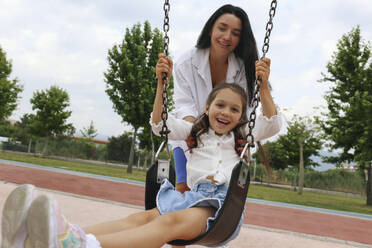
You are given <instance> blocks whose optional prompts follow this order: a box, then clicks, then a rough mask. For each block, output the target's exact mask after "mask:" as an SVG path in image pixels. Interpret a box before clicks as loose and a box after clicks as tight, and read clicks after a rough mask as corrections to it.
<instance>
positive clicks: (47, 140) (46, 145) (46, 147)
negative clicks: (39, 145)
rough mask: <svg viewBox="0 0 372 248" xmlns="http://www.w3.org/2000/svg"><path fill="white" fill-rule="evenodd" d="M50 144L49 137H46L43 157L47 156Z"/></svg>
mask: <svg viewBox="0 0 372 248" xmlns="http://www.w3.org/2000/svg"><path fill="white" fill-rule="evenodd" d="M48 143H49V137H46V138H45V144H44V148H43V151H42V153H41V155H43V156H44V155H45V154H46V152H47V149H48Z"/></svg>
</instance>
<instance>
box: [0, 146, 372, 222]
mask: <svg viewBox="0 0 372 248" xmlns="http://www.w3.org/2000/svg"><path fill="white" fill-rule="evenodd" d="M0 159H5V160H12V161H19V162H25V163H30V164H37V165H41V166H46V167H53V168H61V169H67V170H72V171H79V172H86V173H91V174H98V175H104V176H111V177H118V178H125V179H131V180H136V181H141V182H144V181H145V178H146V173H145V172H144V171H141V170H136V169H133V173H132V174H128V173H127V171H126V169H123V168H115V167H106V166H102V165H92V164H85V163H77V162H70V161H61V160H55V159H48V158H41V157H36V156H29V155H23V154H18V153H10V152H4V151H0ZM248 197H250V198H255V199H261V200H268V201H277V202H284V203H291V204H297V205H304V206H311V207H317V208H325V209H332V210H340V211H348V212H355V213H361V214H369V215H372V207H371V206H367V205H366V200H365V199H361V198H353V197H346V196H337V195H329V194H321V193H313V192H303V194H302V195H298V194H297V192H295V191H293V190H289V189H282V188H273V187H268V186H263V185H251V186H250V189H249V193H248Z"/></svg>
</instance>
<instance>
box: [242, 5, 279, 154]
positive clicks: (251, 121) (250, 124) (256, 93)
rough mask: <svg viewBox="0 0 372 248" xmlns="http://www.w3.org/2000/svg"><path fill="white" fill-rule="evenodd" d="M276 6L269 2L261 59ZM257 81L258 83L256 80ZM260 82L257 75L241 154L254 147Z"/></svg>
mask: <svg viewBox="0 0 372 248" xmlns="http://www.w3.org/2000/svg"><path fill="white" fill-rule="evenodd" d="M276 6H277V0H272V2H271V6H270V11H269V17H270V18H269V21H268V22H267V24H266V34H265V39H264V44H263V47H262V53H263V54H262V57H261V59H263V58H264V57H265V56H266V53H267V52H268V50H269V42H270V34H271V31H272V30H273V27H274V26H273V18H274V16H275V11H276ZM257 81H259V83H258V82H257ZM261 83H262V79H261V78H260V77H259V78H258V79H256V82H255V85H256V89H255V91H254V94H253V100H252V107H253V109H252V112H251V113H250V115H249V121H248V127H249V131H248V134H247V136H246V140H247V142H248V144H249V145H248V146H245V147H244V149H243V152H242V154H244V153H245V152H246V150H247V148H248V147H252V148H253V147H254V137H253V134H252V130H253V128H254V126H255V124H256V109H257V107H258V103H259V101H260V100H259V92H260V86H261Z"/></svg>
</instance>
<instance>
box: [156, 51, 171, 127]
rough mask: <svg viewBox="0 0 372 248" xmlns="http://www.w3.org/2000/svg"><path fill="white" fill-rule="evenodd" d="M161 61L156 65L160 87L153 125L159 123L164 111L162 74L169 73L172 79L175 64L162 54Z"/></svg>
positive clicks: (157, 92)
mask: <svg viewBox="0 0 372 248" xmlns="http://www.w3.org/2000/svg"><path fill="white" fill-rule="evenodd" d="M158 57H159V60H158V63H157V64H156V76H157V78H158V86H157V88H156V94H155V100H154V106H153V110H152V121H153V123H155V124H157V123H159V122H160V121H161V120H162V119H161V113H162V111H163V96H162V92H163V82H162V73H163V72H165V73H168V78H169V79H170V78H171V77H172V68H173V62H172V60H171V59H170V58H168V57H167V56H165V54H163V53H160V54H159V55H158Z"/></svg>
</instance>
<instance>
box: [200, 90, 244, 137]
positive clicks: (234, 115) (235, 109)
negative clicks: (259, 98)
mask: <svg viewBox="0 0 372 248" xmlns="http://www.w3.org/2000/svg"><path fill="white" fill-rule="evenodd" d="M242 104H243V101H242V99H241V96H240V95H239V94H238V93H236V92H234V91H233V90H231V89H228V88H227V89H222V90H221V91H220V92H218V93H217V95H216V97H215V99H214V100H213V101H212V103H211V104H210V106H207V107H206V114H207V115H208V119H209V124H210V127H211V128H212V129H213V130H214V131H215V132H216V133H217V134H220V135H222V134H226V133H228V132H230V131H231V130H232V129H234V128H235V127H236V125H237V124H238V123H239V121H240V119H241V117H242V109H243V107H242Z"/></svg>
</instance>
